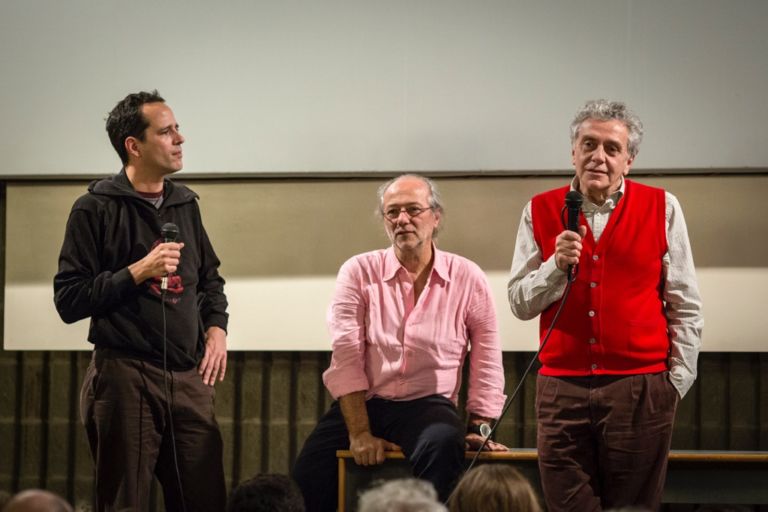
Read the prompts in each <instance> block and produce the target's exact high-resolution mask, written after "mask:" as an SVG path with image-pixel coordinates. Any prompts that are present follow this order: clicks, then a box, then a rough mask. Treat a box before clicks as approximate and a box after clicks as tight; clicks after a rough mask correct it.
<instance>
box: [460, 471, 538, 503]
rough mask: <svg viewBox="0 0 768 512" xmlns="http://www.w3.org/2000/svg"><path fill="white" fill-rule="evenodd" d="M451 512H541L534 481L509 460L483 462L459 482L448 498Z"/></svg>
mask: <svg viewBox="0 0 768 512" xmlns="http://www.w3.org/2000/svg"><path fill="white" fill-rule="evenodd" d="M448 509H449V510H450V512H481V511H484V510H489V511H490V510H494V511H495V510H504V511H509V512H541V506H540V505H539V499H538V498H537V497H536V493H535V492H534V491H533V488H532V487H531V484H530V483H529V482H528V480H526V478H525V477H524V476H523V475H522V474H521V473H520V472H519V471H518V470H516V469H515V468H513V467H510V466H507V465H505V464H481V465H480V466H477V467H475V468H473V469H472V470H471V471H469V472H468V473H467V474H465V475H464V477H463V478H462V479H461V481H460V482H459V485H457V486H456V489H455V490H454V491H453V494H451V498H450V499H449V500H448Z"/></svg>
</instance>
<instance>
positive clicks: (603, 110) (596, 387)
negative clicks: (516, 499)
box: [508, 100, 703, 512]
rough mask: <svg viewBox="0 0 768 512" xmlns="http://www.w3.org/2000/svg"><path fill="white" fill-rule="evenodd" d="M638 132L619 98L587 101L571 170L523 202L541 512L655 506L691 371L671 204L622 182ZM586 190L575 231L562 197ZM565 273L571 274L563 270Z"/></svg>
mask: <svg viewBox="0 0 768 512" xmlns="http://www.w3.org/2000/svg"><path fill="white" fill-rule="evenodd" d="M642 136H643V128H642V123H641V122H640V119H639V118H638V117H637V116H636V115H635V114H634V113H633V112H632V111H631V110H629V109H628V108H627V107H626V105H624V104H623V103H619V102H608V101H605V100H597V101H589V102H587V103H586V104H585V105H584V107H582V108H581V109H580V110H579V111H578V112H577V114H576V117H575V118H574V120H573V122H572V123H571V144H572V155H573V165H574V167H575V169H576V176H575V177H574V178H573V180H572V181H571V183H570V184H569V185H567V186H565V187H561V188H558V189H555V190H551V191H548V192H544V193H542V194H539V195H537V196H535V197H534V198H533V199H532V200H531V201H530V202H529V203H528V204H527V205H526V206H525V209H524V211H523V215H522V219H521V221H520V228H519V231H518V235H517V242H516V246H515V256H514V260H513V262H512V271H511V277H510V280H509V286H508V292H509V302H510V306H511V308H512V312H513V313H514V314H515V316H517V317H518V318H520V319H523V320H528V319H531V318H534V317H535V316H537V315H540V340H541V341H543V339H544V337H545V335H546V333H547V331H548V330H549V328H550V325H551V324H552V321H553V318H554V316H555V314H556V312H557V310H558V308H559V306H560V305H561V301H562V298H563V296H564V292H565V289H566V284H567V282H568V280H569V278H568V276H569V275H571V276H575V279H574V278H573V277H572V278H571V280H572V281H573V283H572V285H571V289H570V291H569V295H568V297H567V303H566V304H565V305H564V307H563V309H562V312H561V313H560V316H559V318H558V320H557V324H556V326H555V328H554V329H553V330H552V333H551V336H550V338H549V341H548V342H547V345H546V346H545V347H544V349H543V350H542V351H541V354H540V356H539V359H540V361H541V365H542V366H541V369H540V370H539V375H538V378H537V383H536V384H537V390H536V414H537V419H538V432H537V447H538V453H539V470H540V473H541V480H542V486H543V489H544V495H545V496H544V497H545V499H546V502H547V508H548V510H549V511H550V512H557V511H565V510H568V511H579V512H589V511H599V510H602V509H607V508H616V507H622V506H633V505H634V506H642V507H647V508H649V509H651V510H656V509H658V508H659V505H660V503H661V494H662V490H663V486H664V478H665V475H666V467H667V456H668V453H669V447H670V441H671V437H672V424H673V422H674V417H675V410H676V408H677V404H678V402H679V400H680V398H681V397H683V396H684V395H685V393H686V392H687V391H688V389H689V388H690V387H691V385H692V384H693V381H694V379H695V378H696V359H697V357H698V353H699V347H700V345H701V329H702V323H703V322H702V316H701V300H700V297H699V291H698V286H697V283H696V275H695V270H694V265H693V257H692V255H691V248H690V243H689V241H688V233H687V229H686V226H685V220H684V218H683V213H682V210H681V208H680V204H679V202H678V201H677V199H676V198H675V197H674V196H673V195H672V194H670V193H669V192H665V191H664V190H661V189H658V188H652V187H648V186H646V185H641V184H640V183H637V182H634V181H631V180H628V179H626V178H625V176H627V174H628V173H629V169H630V167H631V166H632V163H633V161H634V159H635V156H636V155H637V152H638V148H639V145H640V142H641V140H642ZM569 191H577V192H579V193H580V194H581V196H582V198H583V202H582V206H581V212H580V213H579V227H578V232H576V231H569V230H568V229H566V228H565V227H564V225H563V220H562V219H563V217H562V215H561V212H562V210H563V205H564V202H565V196H566V194H567V193H568V192H569ZM571 266H577V267H575V269H576V270H575V271H573V272H571V273H569V267H571Z"/></svg>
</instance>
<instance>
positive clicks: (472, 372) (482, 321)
mask: <svg viewBox="0 0 768 512" xmlns="http://www.w3.org/2000/svg"><path fill="white" fill-rule="evenodd" d="M478 273H479V275H478V277H477V279H476V280H475V285H474V290H473V294H472V300H471V303H470V305H469V308H468V311H467V330H468V334H469V341H470V353H469V390H468V398H467V412H469V413H473V414H477V415H479V416H483V417H486V418H498V417H499V415H500V414H501V410H502V408H503V407H504V401H505V400H506V396H505V395H504V369H503V366H502V357H501V340H500V338H499V328H498V322H497V319H496V307H495V305H494V300H493V296H492V295H491V290H490V286H489V285H488V281H487V280H486V278H485V276H484V275H483V274H482V272H480V270H479V269H478Z"/></svg>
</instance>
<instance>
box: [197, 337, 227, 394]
mask: <svg viewBox="0 0 768 512" xmlns="http://www.w3.org/2000/svg"><path fill="white" fill-rule="evenodd" d="M197 372H198V373H199V374H200V375H201V376H202V377H203V384H206V385H208V386H213V385H214V384H215V383H216V378H217V377H218V379H219V382H221V381H222V380H224V374H225V373H226V372H227V333H226V332H225V331H224V329H222V328H221V327H216V326H213V327H209V328H208V330H207V331H206V332H205V354H204V355H203V360H202V361H200V366H198V369H197Z"/></svg>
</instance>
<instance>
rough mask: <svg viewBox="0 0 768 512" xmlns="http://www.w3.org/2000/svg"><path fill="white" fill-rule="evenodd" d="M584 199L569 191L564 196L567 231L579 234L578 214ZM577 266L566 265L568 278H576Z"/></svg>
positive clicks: (573, 191)
mask: <svg viewBox="0 0 768 512" xmlns="http://www.w3.org/2000/svg"><path fill="white" fill-rule="evenodd" d="M583 200H584V199H583V198H582V197H581V194H579V193H578V192H576V191H575V190H571V191H570V192H568V193H567V194H565V209H566V210H568V231H575V232H576V233H578V232H579V213H580V212H581V203H582V201H583ZM576 268H577V265H568V278H569V279H571V280H573V279H575V278H576Z"/></svg>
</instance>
